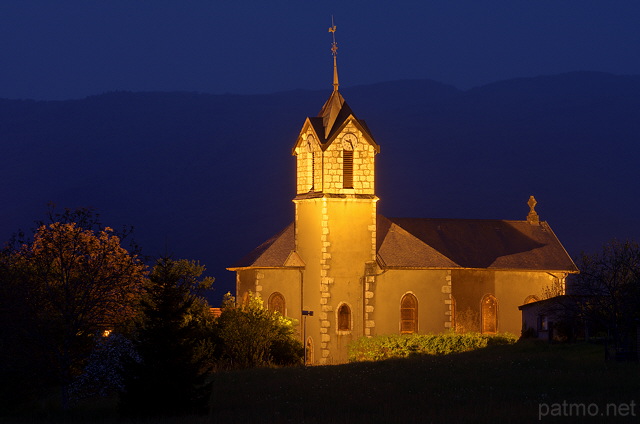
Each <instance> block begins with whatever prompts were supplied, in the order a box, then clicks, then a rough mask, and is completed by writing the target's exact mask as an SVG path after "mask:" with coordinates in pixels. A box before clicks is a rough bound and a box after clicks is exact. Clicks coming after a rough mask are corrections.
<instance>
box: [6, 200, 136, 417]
mask: <svg viewBox="0 0 640 424" xmlns="http://www.w3.org/2000/svg"><path fill="white" fill-rule="evenodd" d="M48 217H49V220H48V221H47V222H40V223H38V228H37V229H35V231H34V235H33V239H32V240H27V239H25V238H24V237H23V236H18V237H16V238H15V239H14V241H13V243H11V244H9V245H8V246H7V247H6V248H5V250H4V251H3V253H2V256H1V258H0V262H1V265H0V268H1V270H0V274H1V275H0V280H1V281H0V283H1V284H0V319H1V321H2V322H1V323H0V362H2V365H0V373H1V375H0V377H2V380H3V381H4V382H9V383H7V384H8V385H9V386H10V387H11V388H10V389H9V390H8V392H9V393H8V395H9V396H11V395H13V394H19V396H20V400H21V401H24V402H27V401H28V400H29V394H34V395H37V394H38V392H40V391H42V390H47V389H48V388H50V387H51V386H53V385H56V386H59V387H60V388H61V404H62V408H63V409H68V408H69V407H70V392H69V388H70V385H71V383H72V381H73V379H74V378H75V377H76V376H77V375H79V374H80V373H81V372H82V369H83V367H84V365H85V363H86V360H87V358H88V357H89V355H90V353H91V351H92V348H93V346H94V344H95V342H96V340H97V339H99V338H101V337H102V334H103V332H104V331H105V330H112V329H114V328H117V327H119V326H121V325H123V324H124V323H125V322H126V321H128V320H129V319H130V318H131V317H132V316H133V315H134V314H135V308H136V306H137V302H138V300H139V296H140V294H141V292H142V290H141V289H142V282H143V280H144V275H145V272H146V271H145V270H146V266H145V265H144V264H143V263H142V262H141V261H140V259H139V258H138V257H137V256H136V255H135V254H131V253H129V252H128V251H127V250H125V249H124V248H123V247H122V246H121V242H122V238H121V237H120V236H119V235H118V234H116V233H115V232H114V231H113V230H112V229H111V228H108V227H102V226H101V225H100V223H99V221H98V219H97V215H95V214H93V212H92V211H90V210H85V209H81V210H75V211H74V210H67V211H65V212H64V213H62V214H56V213H54V211H53V209H51V210H50V211H49V214H48ZM11 382H14V383H15V384H14V383H11ZM19 403H21V402H19Z"/></svg>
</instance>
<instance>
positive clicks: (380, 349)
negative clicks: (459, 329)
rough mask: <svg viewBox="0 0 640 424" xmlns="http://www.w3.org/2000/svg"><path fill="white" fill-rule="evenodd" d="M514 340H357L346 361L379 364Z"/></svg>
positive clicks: (456, 336)
mask: <svg viewBox="0 0 640 424" xmlns="http://www.w3.org/2000/svg"><path fill="white" fill-rule="evenodd" d="M516 340H517V337H516V336H515V335H513V334H509V333H501V334H494V335H487V334H480V333H463V334H460V333H453V332H450V333H442V334H407V335H399V334H395V335H387V336H375V337H361V338H359V339H357V340H355V341H353V342H352V343H351V344H349V362H361V361H380V360H383V359H389V358H406V357H408V356H411V355H448V354H450V353H459V352H466V351H469V350H474V349H481V348H484V347H487V346H491V345H505V344H513V343H515V342H516Z"/></svg>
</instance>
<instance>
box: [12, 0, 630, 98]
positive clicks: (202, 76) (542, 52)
mask: <svg viewBox="0 0 640 424" xmlns="http://www.w3.org/2000/svg"><path fill="white" fill-rule="evenodd" d="M332 14H333V15H334V16H335V22H336V25H337V27H338V32H337V37H338V43H339V47H340V49H339V63H340V79H341V84H342V85H343V86H352V85H359V84H368V83H374V82H381V81H389V80H397V79H408V78H410V79H422V78H428V79H434V80H436V81H440V82H445V83H450V84H453V85H455V86H457V87H459V88H469V87H472V86H476V85H481V84H485V83H488V82H492V81H497V80H501V79H507V78H514V77H526V76H536V75H543V74H556V73H562V72H568V71H576V70H590V71H604V72H611V73H615V74H640V54H638V49H639V47H640V2H638V1H637V0H633V1H627V0H615V1H604V0H602V1H589V0H581V1H574V0H435V1H429V2H426V1H397V2H391V1H376V0H367V1H345V0H343V1H310V0H290V1H282V0H270V1H263V0H260V1H257V0H256V1H248V0H237V1H234V2H232V1H204V0H192V1H177V0H176V1H162V0H153V1H136V0H110V1H106V0H105V1H93V0H77V1H71V0H66V1H65V0H59V1H51V0H43V1H33V0H20V1H18V0H5V1H3V2H2V3H0V53H1V56H0V57H1V61H0V97H2V98H33V99H69V98H81V97H85V96H87V95H92V94H100V93H103V92H106V91H114V90H131V91H198V92H206V93H240V94H253V93H270V92H276V91H281V90H292V89H297V88H304V89H316V88H326V87H330V73H331V70H330V67H331V59H330V50H329V48H330V36H329V33H328V32H327V29H328V27H329V26H330V23H331V15H332Z"/></svg>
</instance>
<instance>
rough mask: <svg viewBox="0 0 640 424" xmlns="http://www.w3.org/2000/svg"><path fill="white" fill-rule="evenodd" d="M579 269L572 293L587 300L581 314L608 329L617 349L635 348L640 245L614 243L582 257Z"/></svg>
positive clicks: (638, 321) (639, 309)
mask: <svg viewBox="0 0 640 424" xmlns="http://www.w3.org/2000/svg"><path fill="white" fill-rule="evenodd" d="M578 268H579V269H580V274H579V275H577V276H576V277H575V279H574V281H573V284H572V291H574V292H575V293H577V294H579V295H582V296H585V298H586V299H587V300H586V301H585V303H584V305H583V307H582V308H581V310H580V311H579V312H580V313H581V314H583V315H584V316H585V317H586V319H587V320H589V321H590V322H591V323H593V324H595V325H597V326H598V327H602V328H606V329H607V330H608V332H609V334H610V335H611V336H612V338H613V340H614V343H615V347H616V348H617V349H619V350H628V349H630V348H632V346H633V345H634V340H635V338H636V337H637V336H636V329H637V327H638V325H640V246H639V245H638V243H636V242H632V241H625V242H621V241H618V240H612V241H610V242H609V243H607V244H605V245H604V246H603V248H602V251H601V252H599V253H592V254H582V256H581V257H580V260H579V261H578Z"/></svg>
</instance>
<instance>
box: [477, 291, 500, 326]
mask: <svg viewBox="0 0 640 424" xmlns="http://www.w3.org/2000/svg"><path fill="white" fill-rule="evenodd" d="M480 310H481V315H482V332H483V333H488V334H495V333H497V332H498V300H497V299H496V298H495V296H493V295H492V294H486V295H484V297H483V298H482V303H481V309H480Z"/></svg>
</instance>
